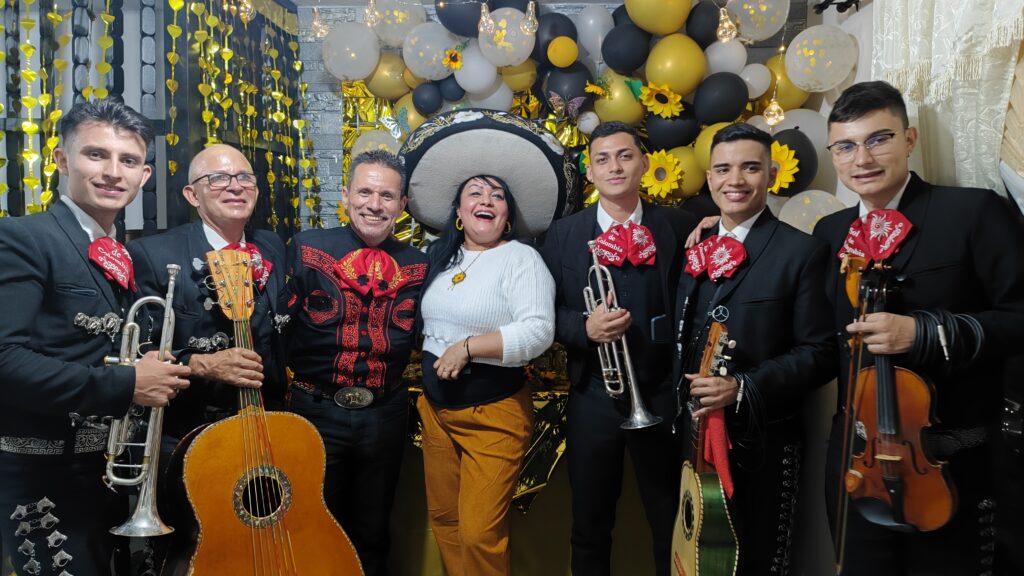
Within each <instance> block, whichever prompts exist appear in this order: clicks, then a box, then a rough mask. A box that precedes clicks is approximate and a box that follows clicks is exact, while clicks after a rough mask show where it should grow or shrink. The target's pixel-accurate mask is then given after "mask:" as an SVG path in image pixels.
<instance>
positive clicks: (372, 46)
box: [320, 22, 380, 80]
mask: <svg viewBox="0 0 1024 576" xmlns="http://www.w3.org/2000/svg"><path fill="white" fill-rule="evenodd" d="M320 51H321V54H322V57H323V62H324V68H326V69H327V71H328V72H330V73H331V75H332V76H334V77H335V78H338V79H339V80H363V79H364V78H366V77H368V76H369V75H370V74H373V71H374V69H375V68H377V62H379V61H380V42H379V41H378V40H377V36H376V35H375V34H374V33H373V30H370V29H369V28H368V27H367V26H366V25H365V24H361V23H359V22H339V23H337V24H335V25H334V26H333V27H331V31H330V32H328V33H327V36H326V37H325V38H324V40H323V43H322V44H321V45H320Z"/></svg>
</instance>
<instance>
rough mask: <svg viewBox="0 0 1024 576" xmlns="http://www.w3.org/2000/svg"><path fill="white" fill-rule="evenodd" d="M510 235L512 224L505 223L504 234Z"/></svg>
mask: <svg viewBox="0 0 1024 576" xmlns="http://www.w3.org/2000/svg"><path fill="white" fill-rule="evenodd" d="M511 233H512V223H511V222H505V234H511Z"/></svg>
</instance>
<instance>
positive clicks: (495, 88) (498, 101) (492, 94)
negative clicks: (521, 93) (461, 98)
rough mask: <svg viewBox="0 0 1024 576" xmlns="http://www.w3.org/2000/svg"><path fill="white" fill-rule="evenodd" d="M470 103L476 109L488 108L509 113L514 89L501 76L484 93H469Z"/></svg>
mask: <svg viewBox="0 0 1024 576" xmlns="http://www.w3.org/2000/svg"><path fill="white" fill-rule="evenodd" d="M466 96H467V97H468V99H469V103H470V104H471V105H472V106H473V107H474V108H486V109H488V110H498V111H500V112H508V111H509V109H510V108H512V89H511V88H509V87H508V84H505V81H504V80H502V79H501V76H498V77H497V78H495V80H494V83H493V84H492V86H491V87H490V88H489V89H488V90H487V91H486V92H483V93H476V94H474V93H467V94H466Z"/></svg>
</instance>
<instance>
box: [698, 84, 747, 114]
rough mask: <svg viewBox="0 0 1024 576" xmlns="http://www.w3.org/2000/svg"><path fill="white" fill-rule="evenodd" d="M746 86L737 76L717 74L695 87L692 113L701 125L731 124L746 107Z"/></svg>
mask: <svg viewBox="0 0 1024 576" xmlns="http://www.w3.org/2000/svg"><path fill="white" fill-rule="evenodd" d="M747 96H748V92H747V84H746V82H744V81H743V78H740V77H739V75H738V74H733V73H732V72H718V73H715V74H712V75H711V76H708V77H707V78H705V79H704V81H702V82H701V83H700V86H697V92H696V93H695V94H694V95H693V113H694V114H696V115H697V120H700V122H701V124H714V123H716V122H731V121H733V120H735V119H736V117H737V116H739V115H740V114H742V113H743V109H744V108H745V107H746V106H747Z"/></svg>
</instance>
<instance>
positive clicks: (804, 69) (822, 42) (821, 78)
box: [786, 24, 858, 92]
mask: <svg viewBox="0 0 1024 576" xmlns="http://www.w3.org/2000/svg"><path fill="white" fill-rule="evenodd" d="M857 55H858V52H857V46H856V44H854V41H853V37H852V36H850V35H849V34H847V33H846V32H845V31H844V30H842V29H841V28H837V27H835V26H828V25H825V24H822V25H819V26H811V27H810V28H808V29H806V30H804V31H803V32H801V33H799V34H797V35H796V38H793V41H792V42H790V43H789V48H788V49H787V50H786V72H787V73H788V74H789V79H790V81H791V82H793V84H795V85H796V86H797V87H799V88H800V89H801V90H806V91H808V92H825V91H827V90H831V89H833V88H835V87H836V86H838V85H839V84H840V83H841V82H842V81H843V80H845V79H846V77H847V76H849V75H850V72H852V71H853V67H854V66H855V65H856V64H857Z"/></svg>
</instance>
